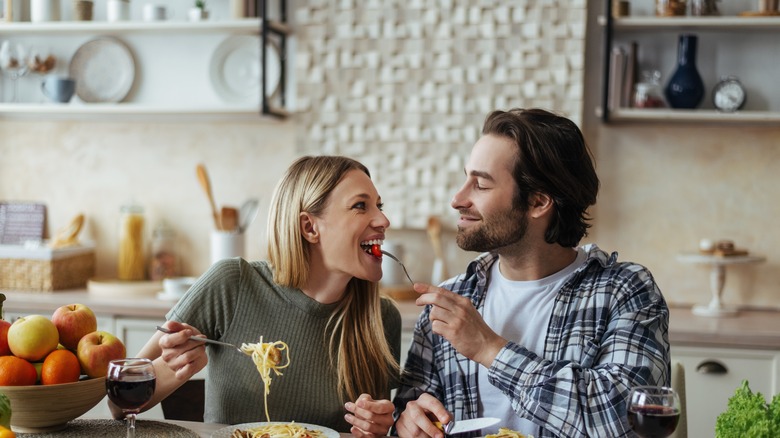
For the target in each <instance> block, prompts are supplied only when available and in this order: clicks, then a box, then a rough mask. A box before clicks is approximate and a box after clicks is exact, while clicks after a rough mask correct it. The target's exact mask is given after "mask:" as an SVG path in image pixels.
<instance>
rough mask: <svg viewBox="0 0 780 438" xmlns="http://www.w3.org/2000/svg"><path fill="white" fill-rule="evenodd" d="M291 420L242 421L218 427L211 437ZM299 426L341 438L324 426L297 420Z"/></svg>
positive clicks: (228, 434) (221, 436)
mask: <svg viewBox="0 0 780 438" xmlns="http://www.w3.org/2000/svg"><path fill="white" fill-rule="evenodd" d="M289 423H290V422H289V421H272V422H270V423H266V422H261V423H241V424H234V425H232V426H228V427H223V428H222V429H217V430H216V431H214V433H212V434H211V438H230V437H231V435H232V434H233V431H234V430H236V429H242V430H246V429H251V428H253V427H260V426H265V425H273V424H289ZM295 424H297V425H298V426H303V427H305V428H307V429H311V430H319V431H320V432H322V436H324V437H325V438H339V437H340V436H341V435H339V433H338V432H336V431H335V430H333V429H330V428H327V427H324V426H317V425H316V424H308V423H299V422H297V421H296V422H295Z"/></svg>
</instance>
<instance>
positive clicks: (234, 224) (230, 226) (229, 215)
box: [219, 207, 238, 231]
mask: <svg viewBox="0 0 780 438" xmlns="http://www.w3.org/2000/svg"><path fill="white" fill-rule="evenodd" d="M219 219H220V224H222V231H236V230H238V209H237V208H234V207H222V214H221V215H220V217H219Z"/></svg>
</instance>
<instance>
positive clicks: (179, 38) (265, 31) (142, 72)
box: [0, 0, 292, 121]
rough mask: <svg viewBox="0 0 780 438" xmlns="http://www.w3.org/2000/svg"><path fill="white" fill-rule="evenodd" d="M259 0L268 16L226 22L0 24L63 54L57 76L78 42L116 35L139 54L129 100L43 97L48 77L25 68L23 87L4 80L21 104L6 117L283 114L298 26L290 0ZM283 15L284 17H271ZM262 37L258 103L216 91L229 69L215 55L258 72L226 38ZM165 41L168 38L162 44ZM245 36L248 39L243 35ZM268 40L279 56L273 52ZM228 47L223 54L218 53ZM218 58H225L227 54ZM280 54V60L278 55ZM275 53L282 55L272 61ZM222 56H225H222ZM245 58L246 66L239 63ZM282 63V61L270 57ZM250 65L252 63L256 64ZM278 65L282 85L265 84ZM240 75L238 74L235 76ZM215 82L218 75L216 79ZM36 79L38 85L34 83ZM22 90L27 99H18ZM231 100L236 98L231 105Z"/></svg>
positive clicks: (0, 35)
mask: <svg viewBox="0 0 780 438" xmlns="http://www.w3.org/2000/svg"><path fill="white" fill-rule="evenodd" d="M268 1H269V0H261V1H259V2H258V7H259V8H262V9H258V11H262V12H263V14H262V15H261V16H264V17H266V18H234V19H224V20H205V21H195V22H190V21H184V20H175V19H174V20H166V21H157V22H146V21H140V20H131V21H120V22H108V21H99V20H96V21H54V22H36V23H33V22H15V23H5V22H0V40H4V39H10V38H13V39H15V40H18V41H20V42H22V43H23V44H27V45H28V46H30V47H36V45H37V46H40V47H47V48H48V49H49V50H51V53H52V54H54V55H55V56H56V57H57V58H58V61H57V63H58V65H57V70H55V71H54V72H55V73H57V74H63V69H67V65H68V63H69V59H70V58H72V56H73V51H74V50H75V48H77V47H79V46H80V45H81V44H83V43H84V41H85V40H89V39H91V38H95V37H106V36H110V37H114V38H117V39H120V40H121V41H122V42H123V43H124V44H125V45H127V46H128V47H129V49H130V51H131V53H132V56H133V58H134V64H135V65H134V66H135V72H134V74H133V77H134V83H133V85H132V89H131V91H130V93H129V94H128V96H127V97H126V98H125V101H123V102H121V103H113V102H112V103H108V102H107V103H84V102H82V101H81V100H80V99H77V97H76V96H74V98H73V99H72V100H71V101H70V102H69V103H68V104H55V103H48V102H46V103H42V102H43V100H45V99H44V98H43V97H42V96H41V95H40V89H39V86H38V85H40V81H41V79H42V77H43V76H37V75H35V74H27V75H26V76H24V77H22V78H21V79H19V80H18V81H19V82H17V84H16V85H18V88H19V92H14V91H13V90H12V89H13V87H14V84H13V82H12V81H11V80H8V78H6V77H3V78H0V87H1V89H2V93H0V95H2V96H3V98H6V99H7V100H13V99H12V98H9V97H8V96H12V95H14V94H17V95H18V96H17V98H18V100H19V101H18V102H2V103H0V119H21V120H24V119H32V118H38V119H39V120H40V119H41V118H43V119H46V120H99V121H107V120H108V121H110V120H117V121H128V120H131V121H155V120H166V121H170V120H199V121H216V120H231V121H237V120H238V121H241V120H258V119H262V118H267V117H271V118H277V119H284V118H286V117H288V116H289V115H290V112H289V110H287V109H286V96H285V94H286V90H285V87H286V82H287V78H286V77H285V76H286V72H287V69H286V65H285V64H286V62H285V61H286V60H287V56H286V51H287V38H288V36H289V35H290V34H291V33H292V28H291V27H290V26H289V25H288V24H287V17H286V4H285V0H280V1H279V3H278V6H277V7H276V8H271V9H274V10H273V11H272V12H269V13H265V12H267V11H268V9H269V8H268V6H269V5H267V2H268ZM269 15H279V20H273V19H270V18H269ZM244 35H251V36H257V37H258V43H259V44H260V47H261V49H260V51H259V58H260V59H258V65H257V67H256V70H257V72H256V74H257V76H258V78H259V82H260V86H259V87H258V88H260V91H261V93H259V96H258V99H257V101H256V103H255V102H251V100H252V99H249V100H250V102H246V100H245V99H244V100H241V99H234V98H225V97H224V96H221V95H219V93H218V92H217V89H216V86H217V84H223V85H221V86H222V87H223V88H224V80H223V82H218V81H219V79H214V77H215V76H214V75H216V74H219V72H220V71H221V70H219V69H220V68H223V67H222V66H221V65H220V64H215V63H214V62H215V61H214V59H215V58H213V57H214V56H215V55H214V53H221V56H223V58H224V57H225V56H227V54H230V55H232V56H233V57H234V59H233V60H232V62H233V68H246V69H247V72H245V73H244V74H250V73H254V67H253V66H247V65H245V64H246V63H251V62H252V59H251V58H250V59H248V60H247V58H246V56H244V58H240V56H243V55H244V54H245V53H247V49H246V48H245V47H246V46H241V45H239V44H235V45H233V46H227V47H228V48H221V46H218V44H219V43H220V41H226V38H230V37H235V36H242V37H243V36H244ZM163 41H164V43H163V44H161V43H162V42H163ZM242 41H246V40H242ZM269 45H272V46H274V48H275V49H277V50H279V52H280V55H278V56H275V57H274V56H269V54H268V50H271V49H269V48H268V46H269ZM218 50H222V52H218ZM223 58H216V59H218V60H223V62H224V59H227V58H224V59H223ZM280 58H281V64H278V63H279V59H280ZM274 59H276V61H274ZM216 62H219V61H216ZM237 62H244V64H236V63H237ZM272 62H276V63H277V64H276V65H272V64H270V63H272ZM250 67H252V68H250ZM271 68H275V69H277V70H278V71H279V73H278V74H279V75H280V79H279V86H278V90H277V91H274V90H266V86H267V84H266V81H265V80H263V79H262V78H264V77H265V75H266V72H267V71H269V69H271ZM234 76H235V75H234ZM215 81H217V82H216V83H215ZM35 82H38V84H35ZM19 96H21V98H19ZM231 102H233V103H231Z"/></svg>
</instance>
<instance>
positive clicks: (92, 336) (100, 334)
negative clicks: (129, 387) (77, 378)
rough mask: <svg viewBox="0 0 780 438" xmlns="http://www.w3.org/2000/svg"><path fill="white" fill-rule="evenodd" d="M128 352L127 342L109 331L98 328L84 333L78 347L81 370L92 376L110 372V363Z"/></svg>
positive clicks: (100, 375) (101, 375)
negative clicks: (126, 348) (124, 342)
mask: <svg viewBox="0 0 780 438" xmlns="http://www.w3.org/2000/svg"><path fill="white" fill-rule="evenodd" d="M126 354H127V351H126V350H125V344H123V343H122V341H121V340H120V339H119V338H117V337H116V336H114V335H112V334H111V333H109V332H105V331H102V330H97V331H94V332H92V333H88V334H86V335H84V336H83V337H82V338H81V340H80V341H79V345H78V347H77V348H76V356H77V357H78V358H79V364H81V371H83V372H84V374H86V375H88V376H89V377H90V378H95V377H103V376H105V375H106V374H108V363H109V362H111V361H112V360H114V359H123V358H124V357H125V356H126Z"/></svg>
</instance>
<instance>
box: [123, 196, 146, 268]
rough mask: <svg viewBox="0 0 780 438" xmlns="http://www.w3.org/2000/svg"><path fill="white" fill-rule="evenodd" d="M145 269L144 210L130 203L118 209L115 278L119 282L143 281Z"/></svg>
mask: <svg viewBox="0 0 780 438" xmlns="http://www.w3.org/2000/svg"><path fill="white" fill-rule="evenodd" d="M145 268H146V259H145V257H144V208H143V207H142V206H140V205H138V204H135V203H132V202H131V203H128V204H125V205H123V206H122V207H121V209H120V217H119V257H118V260H117V277H118V278H119V279H120V280H130V281H137V280H144V279H145V278H146V269H145Z"/></svg>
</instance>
